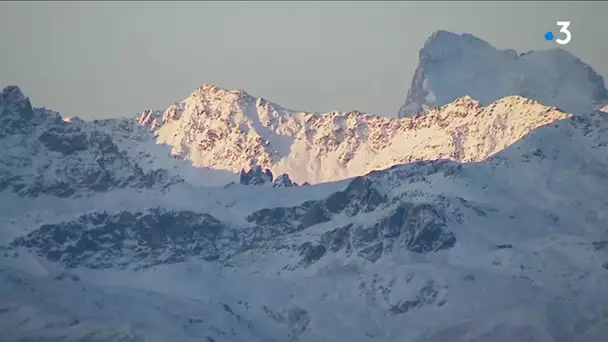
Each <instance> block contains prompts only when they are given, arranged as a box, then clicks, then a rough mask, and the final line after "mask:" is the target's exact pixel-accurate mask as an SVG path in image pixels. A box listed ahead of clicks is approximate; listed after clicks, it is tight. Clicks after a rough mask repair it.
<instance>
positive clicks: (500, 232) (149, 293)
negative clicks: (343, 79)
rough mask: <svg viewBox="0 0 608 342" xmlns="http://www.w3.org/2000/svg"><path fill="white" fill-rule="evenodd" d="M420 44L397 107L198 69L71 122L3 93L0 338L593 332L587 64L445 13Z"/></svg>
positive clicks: (593, 206)
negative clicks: (274, 94)
mask: <svg viewBox="0 0 608 342" xmlns="http://www.w3.org/2000/svg"><path fill="white" fill-rule="evenodd" d="M421 59H422V62H421V65H420V66H419V68H418V71H417V72H416V75H415V77H414V81H413V85H412V88H411V89H410V92H409V95H408V99H407V103H406V106H405V107H404V108H405V109H403V110H402V113H401V114H402V116H404V117H403V118H388V117H379V116H373V115H367V114H363V113H360V112H350V113H340V112H329V113H302V112H295V111H291V110H288V109H284V108H283V107H281V106H279V105H277V104H274V103H272V102H270V101H268V100H265V99H262V98H256V97H254V96H251V95H249V94H247V93H245V92H244V91H241V90H225V89H220V88H218V87H215V86H212V85H204V86H201V87H199V88H198V89H196V90H195V91H194V92H193V93H192V94H191V95H190V96H188V97H187V98H186V99H185V100H183V101H181V102H178V103H175V104H173V105H171V106H170V107H169V108H168V109H166V110H148V111H144V112H142V113H139V114H137V115H136V116H135V117H133V118H121V119H108V120H94V121H83V120H80V119H78V118H63V117H61V116H60V115H59V114H58V113H55V112H52V111H50V110H47V109H43V108H33V107H32V105H31V103H30V101H29V99H28V98H27V97H26V96H25V95H24V94H22V92H21V91H20V90H19V88H18V87H15V86H10V87H6V88H5V89H4V90H3V91H2V92H1V93H0V331H1V332H2V333H1V336H0V340H1V341H2V342H5V341H6V342H12V341H83V342H84V341H89V342H90V341H170V342H173V341H180V342H181V341H184V342H188V341H197V342H200V341H205V342H223V341H243V342H245V341H246V342H256V341H259V342H285V341H293V342H296V341H301V342H316V341H319V342H320V341H353V342H378V341H408V342H409V341H411V342H444V341H450V342H473V341H477V342H482V341H483V342H503V341H505V342H506V341H509V342H510V341H514V340H515V341H542V342H558V341H580V342H603V341H604V340H605V337H606V336H608V316H607V315H606V313H607V312H608V304H607V303H608V290H606V286H605V284H607V283H608V253H607V251H608V230H607V229H606V227H608V215H607V213H608V195H607V194H608V116H606V112H608V111H606V110H605V109H603V110H602V109H601V106H602V105H605V103H604V102H603V101H604V99H605V96H606V90H605V88H604V85H603V81H602V80H601V77H599V76H597V74H596V73H595V72H593V71H592V70H591V69H590V68H589V67H588V66H586V65H584V64H582V62H580V61H579V60H578V59H576V58H574V57H573V56H571V55H569V54H567V53H565V52H560V51H552V52H533V53H529V54H526V55H517V54H516V53H515V52H510V51H498V50H496V49H494V48H492V47H491V46H490V45H489V44H487V43H485V42H483V41H481V40H479V39H477V38H475V37H473V36H470V35H456V34H452V33H448V32H443V31H440V32H438V33H436V34H434V35H433V36H432V37H431V38H429V40H428V41H427V43H426V45H425V47H424V48H423V50H422V52H421ZM558 65H559V66H560V68H557V66H558ZM552 68H555V69H552ZM562 71H563V73H562ZM522 72H523V75H525V77H524V78H523V79H521V80H520V81H517V82H515V81H513V82H511V83H509V82H510V81H508V82H507V80H515V79H518V77H520V76H517V75H520V74H521V73H522ZM583 73H584V74H585V77H586V78H585V77H583V76H581V75H583ZM450 82H451V83H450ZM526 94H527V95H528V96H529V97H531V98H526V97H524V96H522V95H526ZM467 95H470V96H467ZM427 106H428V107H429V109H428V110H426V111H425V112H424V113H419V109H420V108H423V109H424V108H425V107H427ZM557 107H559V108H557ZM566 109H568V110H566Z"/></svg>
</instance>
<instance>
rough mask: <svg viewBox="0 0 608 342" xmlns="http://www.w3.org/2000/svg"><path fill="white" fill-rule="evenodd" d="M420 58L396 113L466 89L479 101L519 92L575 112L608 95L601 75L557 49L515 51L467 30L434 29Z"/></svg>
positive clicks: (413, 110)
mask: <svg viewBox="0 0 608 342" xmlns="http://www.w3.org/2000/svg"><path fill="white" fill-rule="evenodd" d="M419 59H420V60H419V64H418V67H417V69H416V71H415V73H414V78H413V80H412V83H411V87H410V89H409V91H408V93H407V98H406V102H405V104H404V105H403V106H402V107H401V109H400V110H399V116H400V117H406V116H410V115H412V114H413V113H420V112H423V111H425V110H427V109H429V108H434V107H439V106H442V105H445V104H447V103H450V102H452V101H454V100H455V99H457V98H460V97H462V96H465V95H469V96H471V97H473V98H474V99H476V100H478V101H480V102H481V104H483V105H487V104H490V103H492V102H494V101H496V100H498V99H501V98H503V97H506V96H510V95H521V96H524V97H527V98H530V99H534V100H537V101H539V102H541V103H543V104H545V105H548V106H555V107H559V108H562V109H563V110H565V111H567V112H571V113H575V114H578V113H587V112H590V111H591V110H593V108H596V107H597V105H598V104H601V103H604V102H606V101H608V90H606V88H605V85H604V80H603V78H602V77H601V76H600V75H599V74H598V73H597V72H595V71H594V70H593V68H591V67H590V66H589V65H587V64H585V63H584V62H583V61H581V60H580V59H579V58H577V57H576V56H574V55H572V54H571V53H569V52H567V51H565V50H562V49H552V50H546V51H530V52H527V53H524V54H519V55H518V54H517V52H516V51H514V50H510V49H508V50H500V49H497V48H495V47H493V46H492V45H491V44H490V43H488V42H486V41H484V40H483V39H480V38H477V37H475V36H473V35H471V34H467V33H464V34H456V33H452V32H448V31H437V32H435V33H433V34H432V35H431V36H430V37H429V38H428V39H427V40H426V42H425V44H424V47H423V48H422V49H421V50H420V54H419Z"/></svg>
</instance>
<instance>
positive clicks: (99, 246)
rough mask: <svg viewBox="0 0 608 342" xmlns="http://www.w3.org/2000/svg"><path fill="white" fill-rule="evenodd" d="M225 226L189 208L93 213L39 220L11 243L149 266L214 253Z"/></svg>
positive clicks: (102, 262) (63, 256) (74, 262)
mask: <svg viewBox="0 0 608 342" xmlns="http://www.w3.org/2000/svg"><path fill="white" fill-rule="evenodd" d="M224 229H225V225H224V224H223V223H221V222H220V221H218V220H217V219H215V218H214V217H212V216H210V215H207V214H198V213H194V212H191V211H165V210H162V209H150V210H148V211H146V212H141V213H130V212H126V211H125V212H120V213H117V214H112V215H111V214H107V213H92V214H86V215H83V216H81V217H80V218H79V219H78V220H76V221H72V222H65V223H59V224H46V225H43V226H41V227H40V228H39V229H37V230H35V231H33V232H32V233H30V234H28V235H27V236H25V237H22V238H18V239H16V240H15V241H14V242H13V243H12V245H13V246H23V247H26V248H33V249H36V250H37V251H38V253H39V254H40V255H42V256H44V257H46V258H47V259H49V260H51V261H56V262H60V263H63V264H65V265H66V266H67V267H75V266H87V267H91V268H109V267H125V266H128V265H131V264H135V265H137V266H138V267H148V266H152V265H156V264H160V263H174V262H180V261H184V260H186V259H187V258H188V257H199V258H202V259H205V260H214V259H217V258H218V255H219V251H218V249H217V246H216V242H217V239H218V236H219V235H220V233H221V232H222V231H223V230H224Z"/></svg>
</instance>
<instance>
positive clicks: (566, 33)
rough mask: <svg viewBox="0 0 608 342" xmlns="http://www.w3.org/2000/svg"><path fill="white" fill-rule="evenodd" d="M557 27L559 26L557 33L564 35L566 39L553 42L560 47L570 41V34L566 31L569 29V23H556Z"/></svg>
mask: <svg viewBox="0 0 608 342" xmlns="http://www.w3.org/2000/svg"><path fill="white" fill-rule="evenodd" d="M557 26H561V29H560V30H559V32H561V33H564V34H565V35H566V39H556V40H555V42H556V43H557V44H561V45H564V44H568V42H570V39H572V33H570V31H569V30H568V27H570V22H569V21H558V22H557Z"/></svg>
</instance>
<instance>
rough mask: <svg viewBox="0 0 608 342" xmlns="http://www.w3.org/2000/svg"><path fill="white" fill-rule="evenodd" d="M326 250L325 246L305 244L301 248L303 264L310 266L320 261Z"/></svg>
mask: <svg viewBox="0 0 608 342" xmlns="http://www.w3.org/2000/svg"><path fill="white" fill-rule="evenodd" d="M325 252H326V249H325V246H323V245H313V244H312V243H310V242H305V243H304V244H302V246H300V255H301V256H302V264H304V265H310V264H312V263H314V262H315V261H318V260H319V259H321V258H322V257H323V256H324V255H325Z"/></svg>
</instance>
